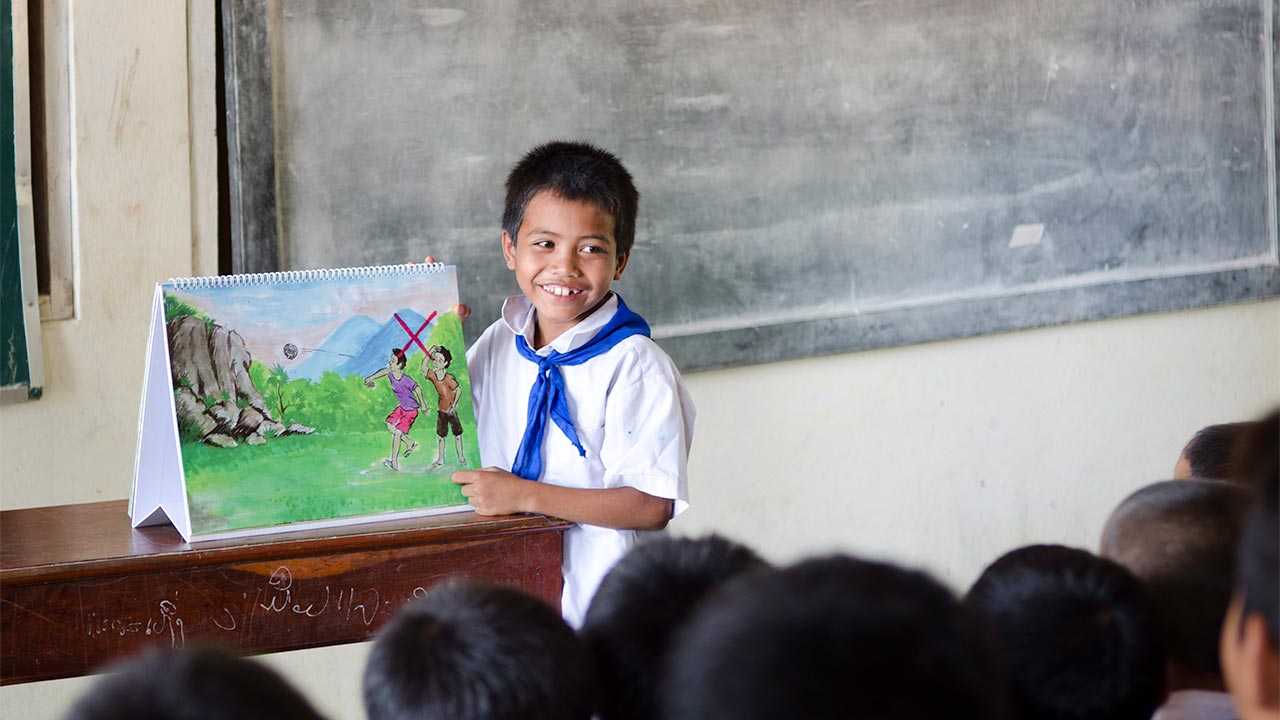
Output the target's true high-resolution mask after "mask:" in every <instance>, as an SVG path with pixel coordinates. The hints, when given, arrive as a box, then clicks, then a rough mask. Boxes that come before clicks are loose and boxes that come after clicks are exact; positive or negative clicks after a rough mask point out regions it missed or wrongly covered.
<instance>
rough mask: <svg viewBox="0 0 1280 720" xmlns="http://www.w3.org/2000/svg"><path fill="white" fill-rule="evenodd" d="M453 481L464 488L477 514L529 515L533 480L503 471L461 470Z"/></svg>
mask: <svg viewBox="0 0 1280 720" xmlns="http://www.w3.org/2000/svg"><path fill="white" fill-rule="evenodd" d="M453 481H454V482H455V483H457V484H458V485H461V486H462V494H463V495H465V496H466V498H467V500H468V501H470V503H471V507H473V508H475V511H476V514H477V515H514V514H516V513H520V512H525V509H524V506H523V505H524V504H523V496H524V491H525V489H526V488H527V486H528V485H529V481H528V480H525V479H524V478H521V477H516V476H515V475H512V474H511V473H509V472H507V471H506V470H503V469H502V468H496V467H487V468H483V469H481V470H459V471H458V472H455V473H454V474H453Z"/></svg>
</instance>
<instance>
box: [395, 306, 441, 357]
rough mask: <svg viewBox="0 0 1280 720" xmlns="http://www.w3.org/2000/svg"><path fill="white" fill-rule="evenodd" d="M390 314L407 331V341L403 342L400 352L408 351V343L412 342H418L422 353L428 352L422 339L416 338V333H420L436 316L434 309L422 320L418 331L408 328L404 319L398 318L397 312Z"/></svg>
mask: <svg viewBox="0 0 1280 720" xmlns="http://www.w3.org/2000/svg"><path fill="white" fill-rule="evenodd" d="M391 314H392V315H393V316H395V319H396V322H398V323H400V327H402V328H404V331H405V332H407V333H409V342H407V343H405V344H404V347H402V348H400V352H402V353H405V352H408V351H409V346H410V345H412V344H414V343H418V347H420V348H422V352H423V354H424V355H427V354H430V353H428V352H427V346H426V345H423V344H422V341H421V340H419V339H418V335H420V334H421V333H422V331H423V330H426V329H427V326H428V325H430V324H431V321H432V320H434V319H435V317H436V313H435V311H434V310H433V311H432V312H431V314H430V315H428V316H427V319H426V320H424V321H423V322H422V327H420V328H418V332H413V331H412V330H410V329H409V326H408V325H406V324H405V322H404V320H401V319H400V314H399V313H391Z"/></svg>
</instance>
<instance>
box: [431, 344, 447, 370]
mask: <svg viewBox="0 0 1280 720" xmlns="http://www.w3.org/2000/svg"><path fill="white" fill-rule="evenodd" d="M436 353H440V356H441V357H443V358H444V366H445V367H449V366H450V365H452V364H453V353H451V352H449V348H447V347H445V346H443V345H432V346H431V348H430V349H429V350H428V351H427V354H428V355H434V354H436Z"/></svg>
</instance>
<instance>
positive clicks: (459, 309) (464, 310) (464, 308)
mask: <svg viewBox="0 0 1280 720" xmlns="http://www.w3.org/2000/svg"><path fill="white" fill-rule="evenodd" d="M423 262H425V263H433V262H436V259H435V257H433V256H431V255H428V256H427V257H426V259H425V260H423ZM409 264H410V265H412V264H413V261H409ZM449 309H450V310H452V311H453V314H454V315H457V316H458V319H459V320H461V321H462V322H466V321H467V318H469V317H471V306H470V305H464V304H462V303H458V304H457V305H454V306H453V307H451V308H449Z"/></svg>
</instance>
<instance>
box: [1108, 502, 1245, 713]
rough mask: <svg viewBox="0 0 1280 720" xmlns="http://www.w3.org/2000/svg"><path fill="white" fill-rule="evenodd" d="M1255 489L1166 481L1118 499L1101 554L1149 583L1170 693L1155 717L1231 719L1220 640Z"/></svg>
mask: <svg viewBox="0 0 1280 720" xmlns="http://www.w3.org/2000/svg"><path fill="white" fill-rule="evenodd" d="M1250 499H1251V494H1250V493H1249V491H1248V490H1247V489H1246V488H1244V487H1242V486H1240V485H1238V484H1234V483H1225V482H1218V481H1214V480H1167V481H1165V482H1158V483H1154V484H1151V485H1148V486H1146V487H1144V488H1142V489H1141V490H1138V491H1137V492H1135V493H1133V494H1132V495H1130V496H1129V497H1127V498H1125V499H1124V501H1123V502H1121V503H1120V505H1119V507H1117V508H1116V509H1115V512H1113V513H1111V517H1110V519H1108V520H1107V524H1106V528H1105V529H1104V530H1103V533H1102V548H1101V553H1102V556H1103V557H1105V558H1109V559H1111V560H1114V561H1116V562H1118V563H1120V564H1121V565H1123V566H1125V567H1126V568H1128V569H1129V570H1130V571H1131V572H1132V573H1133V574H1134V575H1136V576H1138V579H1139V580H1141V581H1142V582H1143V584H1145V585H1146V587H1147V591H1148V593H1149V594H1150V595H1151V599H1152V600H1154V601H1155V604H1156V607H1157V608H1158V609H1159V611H1160V616H1161V619H1162V620H1163V626H1164V642H1165V648H1166V650H1167V651H1168V659H1169V663H1168V671H1167V672H1166V678H1167V681H1168V689H1169V698H1168V700H1167V701H1166V702H1165V703H1164V705H1162V706H1161V707H1160V710H1158V711H1157V712H1156V714H1155V715H1154V716H1153V720H1234V718H1235V717H1236V714H1235V709H1234V707H1233V706H1232V702H1231V696H1230V695H1228V694H1227V693H1226V690H1225V688H1224V686H1223V682H1222V670H1221V667H1220V665H1219V662H1218V638H1219V634H1220V630H1221V628H1222V619H1223V617H1224V616H1225V615H1226V614H1227V605H1228V604H1229V603H1230V601H1231V586H1232V582H1233V571H1234V568H1235V552H1236V544H1237V542H1238V540H1239V537H1240V531H1241V529H1242V528H1243V527H1244V520H1245V514H1246V513H1247V512H1248V510H1249V503H1250Z"/></svg>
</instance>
